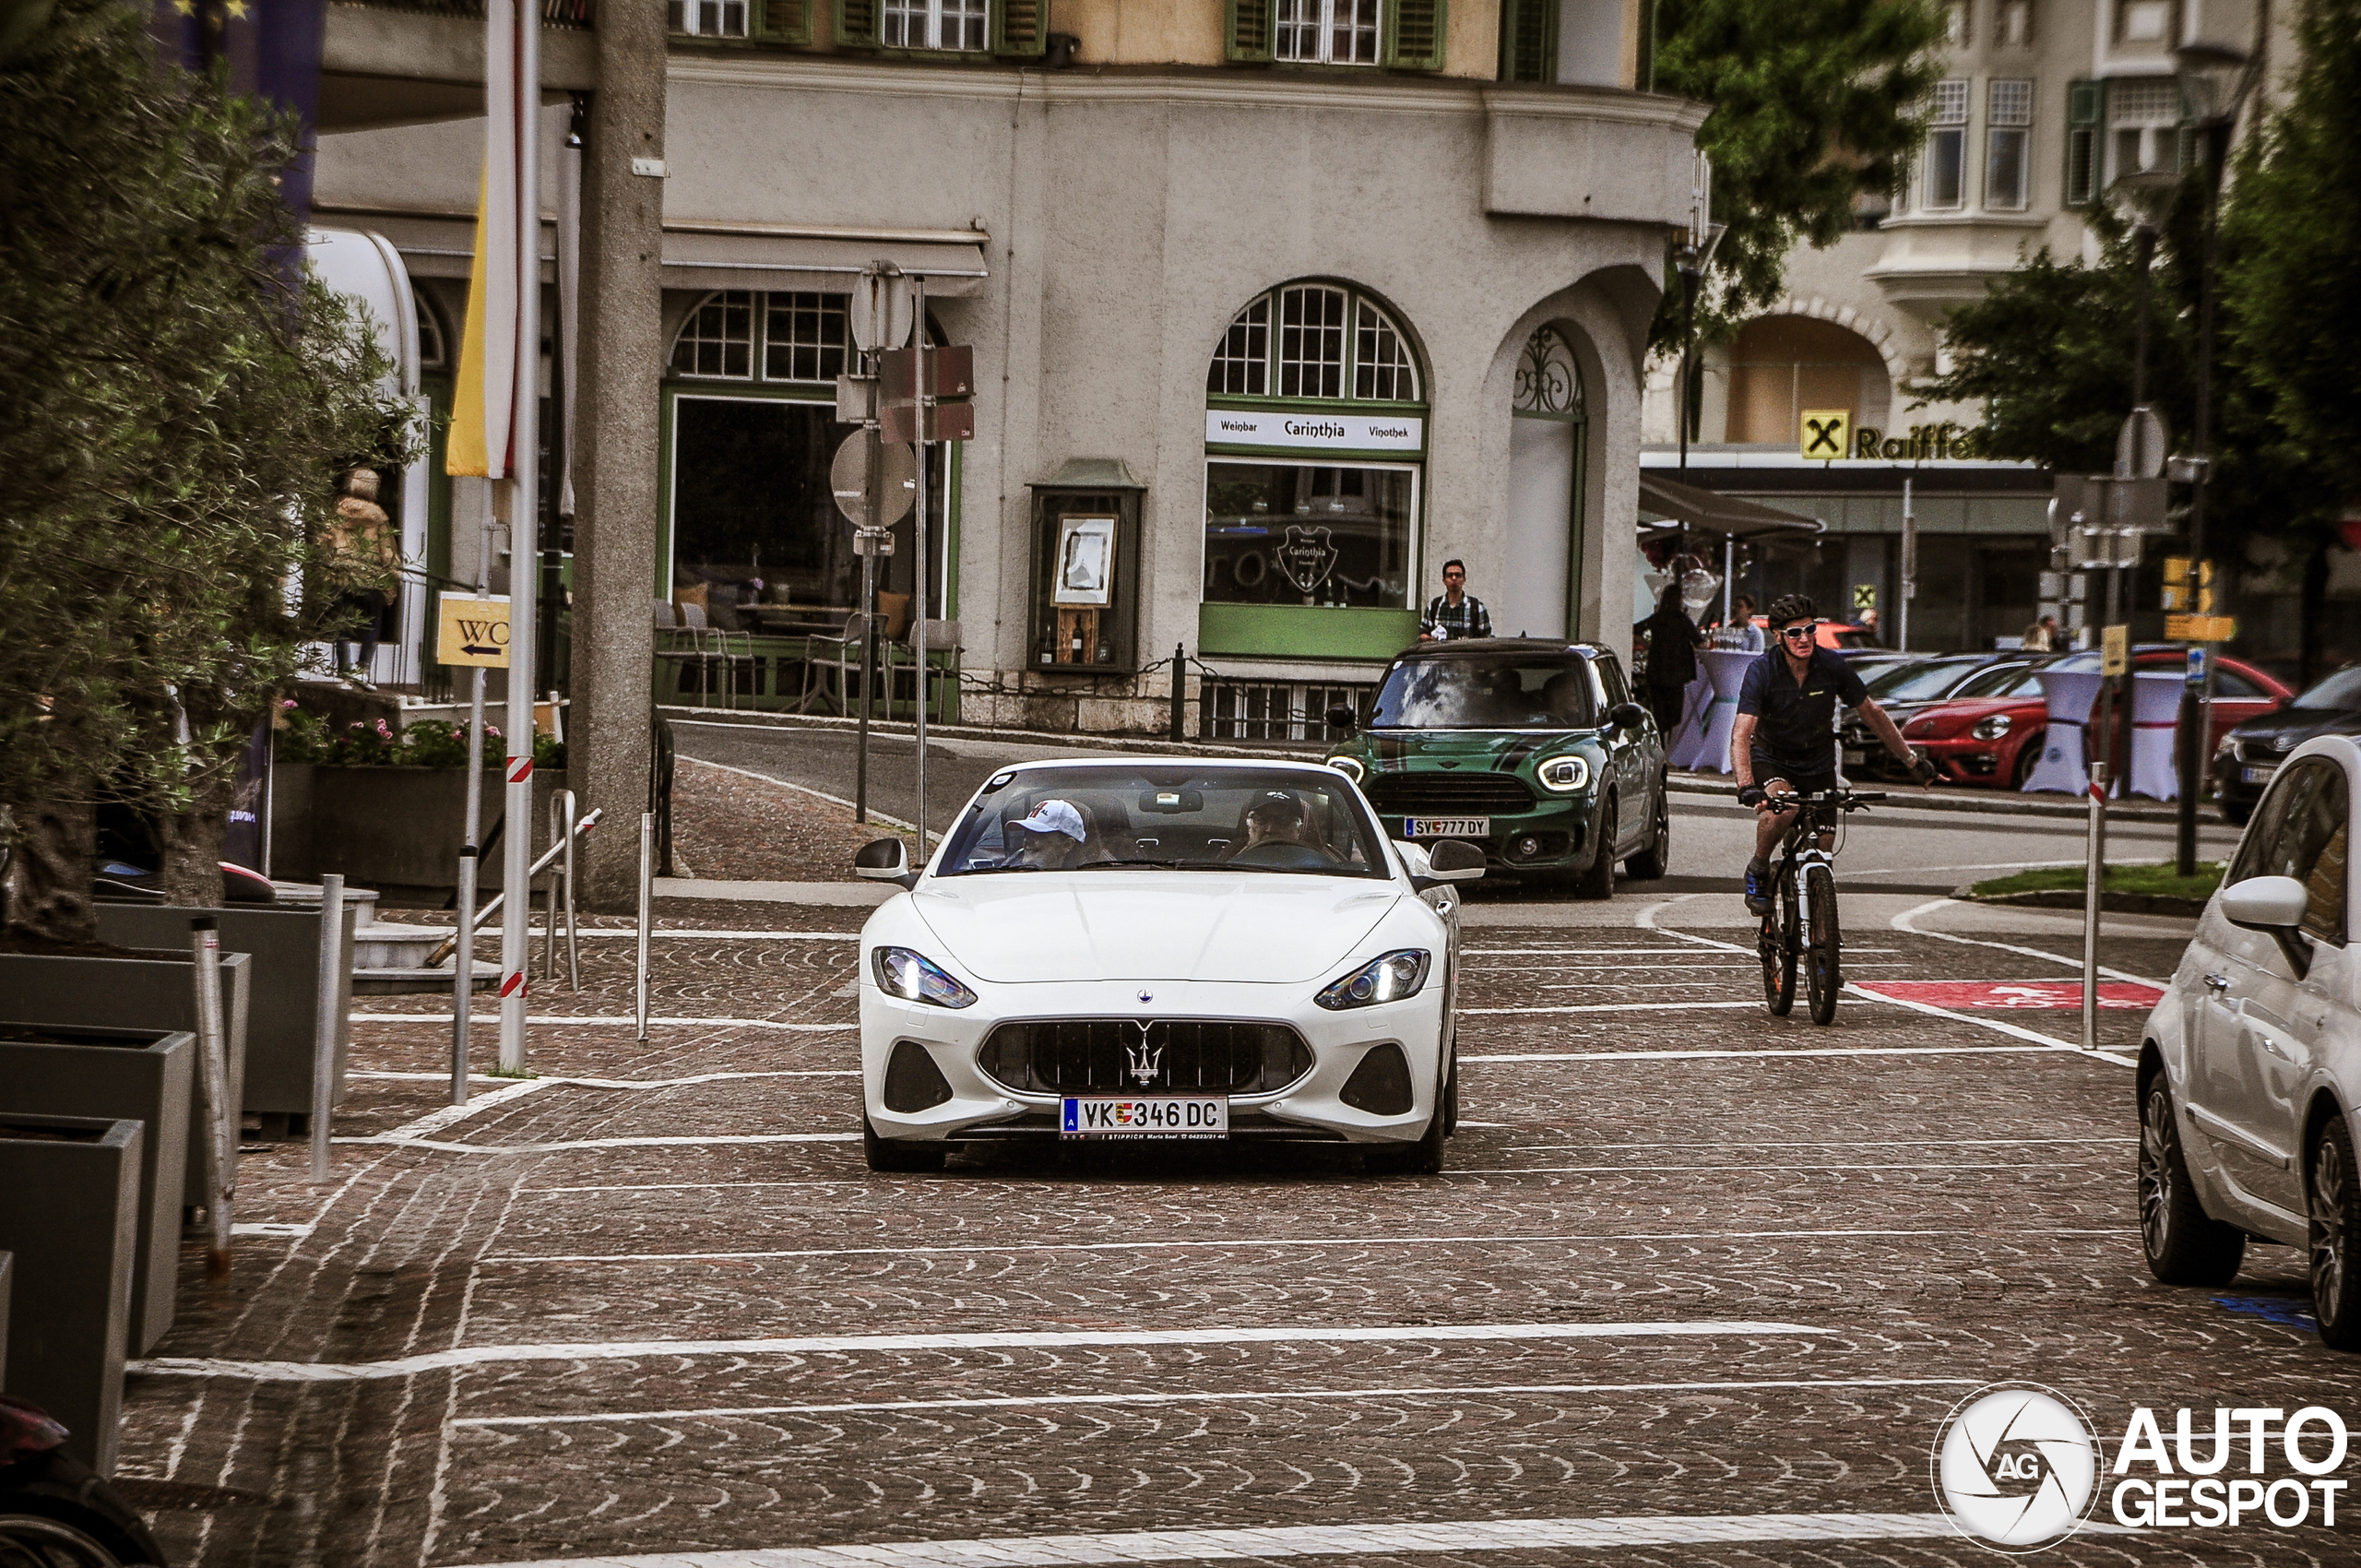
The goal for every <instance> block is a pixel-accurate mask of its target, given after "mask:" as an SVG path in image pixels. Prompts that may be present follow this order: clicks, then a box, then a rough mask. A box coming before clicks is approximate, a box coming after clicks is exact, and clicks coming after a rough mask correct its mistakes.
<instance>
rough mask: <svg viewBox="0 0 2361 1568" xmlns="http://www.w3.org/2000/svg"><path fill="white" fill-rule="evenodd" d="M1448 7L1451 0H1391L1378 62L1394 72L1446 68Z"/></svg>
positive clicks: (1386, 11)
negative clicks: (1444, 40) (1444, 38)
mask: <svg viewBox="0 0 2361 1568" xmlns="http://www.w3.org/2000/svg"><path fill="white" fill-rule="evenodd" d="M1447 6H1448V0H1391V3H1390V4H1388V5H1387V6H1386V7H1385V39H1384V48H1383V49H1382V52H1381V53H1380V54H1379V56H1378V63H1379V64H1380V65H1383V66H1385V68H1386V69H1388V70H1391V71H1440V70H1442V51H1443V24H1444V20H1445V14H1446V8H1447Z"/></svg>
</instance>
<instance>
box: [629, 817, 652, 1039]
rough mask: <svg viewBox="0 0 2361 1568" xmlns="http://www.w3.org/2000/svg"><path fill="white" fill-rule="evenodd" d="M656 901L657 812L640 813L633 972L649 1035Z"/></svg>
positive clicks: (636, 1008)
mask: <svg viewBox="0 0 2361 1568" xmlns="http://www.w3.org/2000/svg"><path fill="white" fill-rule="evenodd" d="M655 901H656V814H655V813H654V812H642V813H640V814H639V959H638V966H637V968H635V969H634V971H633V974H632V992H631V995H632V1003H631V1007H632V1017H633V1019H634V1021H635V1022H636V1023H637V1024H638V1025H639V1038H640V1039H647V920H648V912H649V909H650V907H651V906H652V905H653V904H654V903H655Z"/></svg>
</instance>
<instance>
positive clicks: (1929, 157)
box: [1919, 81, 1967, 212]
mask: <svg viewBox="0 0 2361 1568" xmlns="http://www.w3.org/2000/svg"><path fill="white" fill-rule="evenodd" d="M1919 161H1920V163H1921V164H1922V166H1923V170H1924V172H1923V173H1922V174H1921V176H1920V178H1919V192H1920V195H1919V208H1920V210H1922V211H1926V212H1952V211H1956V210H1957V209H1958V208H1960V207H1961V206H1963V205H1964V203H1965V202H1966V200H1967V83H1966V82H1964V81H1947V82H1937V83H1936V84H1935V103H1934V110H1933V113H1930V114H1929V115H1928V129H1927V150H1926V152H1925V153H1924V154H1923V155H1922V156H1921V158H1920V160H1919Z"/></svg>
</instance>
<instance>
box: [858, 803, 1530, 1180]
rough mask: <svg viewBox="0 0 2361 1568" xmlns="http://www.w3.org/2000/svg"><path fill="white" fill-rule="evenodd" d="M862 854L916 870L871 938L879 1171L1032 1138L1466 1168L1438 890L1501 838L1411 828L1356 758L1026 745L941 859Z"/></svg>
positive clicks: (863, 939)
mask: <svg viewBox="0 0 2361 1568" xmlns="http://www.w3.org/2000/svg"><path fill="white" fill-rule="evenodd" d="M856 867H857V869H858V870H859V871H860V874H861V875H863V876H866V877H871V878H875V879H880V880H884V881H891V882H895V883H898V884H899V885H901V886H902V887H903V888H904V889H905V891H904V892H903V893H902V894H901V895H899V896H898V897H895V898H893V899H891V900H889V901H888V902H886V903H885V904H884V906H882V907H881V908H880V909H878V910H877V912H876V913H875V914H874V915H872V916H871V917H870V920H869V923H868V924H867V925H866V926H864V927H863V928H862V930H861V933H860V971H861V972H860V1043H861V1093H862V1099H863V1105H864V1110H865V1112H866V1116H865V1121H864V1125H863V1128H862V1134H863V1143H864V1145H865V1146H866V1149H867V1152H868V1156H869V1164H870V1167H871V1169H872V1170H934V1169H938V1168H940V1167H941V1166H942V1164H943V1158H944V1157H945V1155H946V1154H948V1153H949V1152H950V1150H951V1149H952V1148H953V1146H956V1145H960V1144H970V1145H972V1144H976V1143H979V1142H985V1141H992V1140H1008V1139H1038V1140H1042V1141H1045V1142H1054V1141H1058V1140H1109V1141H1113V1140H1122V1141H1149V1140H1159V1139H1174V1140H1199V1139H1231V1140H1238V1141H1245V1140H1248V1139H1254V1140H1292V1141H1298V1142H1313V1143H1333V1144H1352V1145H1358V1146H1360V1148H1361V1149H1362V1151H1363V1153H1364V1155H1365V1157H1366V1158H1367V1160H1368V1162H1369V1163H1370V1165H1371V1166H1372V1167H1373V1168H1378V1169H1385V1170H1402V1171H1423V1172H1432V1171H1436V1170H1441V1169H1442V1149H1443V1139H1444V1138H1445V1137H1446V1136H1447V1135H1449V1134H1450V1132H1451V1130H1452V1124H1453V1121H1454V1120H1455V1119H1456V1115H1457V1102H1458V1069H1457V1063H1456V1061H1455V1060H1454V1058H1453V1050H1452V1005H1451V1004H1452V993H1453V983H1454V980H1455V978H1456V971H1457V962H1456V956H1457V955H1456V942H1457V934H1456V933H1457V921H1456V920H1455V919H1454V918H1453V916H1452V915H1451V914H1450V913H1449V903H1448V899H1447V897H1438V898H1437V899H1436V900H1435V901H1434V902H1430V901H1429V899H1428V898H1426V897H1421V895H1423V894H1425V893H1427V892H1428V890H1429V889H1430V888H1433V887H1435V886H1436V885H1439V884H1441V883H1445V882H1459V881H1465V880H1467V879H1470V878H1473V877H1477V876H1481V875H1482V874H1483V869H1484V860H1483V852H1482V851H1481V850H1480V849H1476V848H1475V847H1474V846H1472V845H1466V844H1460V843H1455V842H1448V841H1446V842H1443V843H1438V844H1435V845H1432V846H1422V845H1418V844H1396V843H1390V842H1389V841H1388V840H1387V839H1386V837H1385V836H1384V834H1383V833H1382V831H1381V830H1380V829H1379V827H1378V825H1377V821H1376V819H1375V817H1374V816H1373V815H1372V814H1370V808H1369V802H1366V801H1364V800H1363V799H1362V798H1361V794H1360V791H1359V790H1358V789H1357V788H1355V787H1354V785H1353V783H1352V781H1351V780H1350V779H1348V778H1346V777H1345V776H1344V775H1343V774H1342V773H1339V772H1337V771H1336V770H1335V769H1334V768H1331V767H1328V766H1319V765H1312V764H1308V763H1284V762H1228V761H1205V760H1198V759H1190V758H1181V759H1176V760H1170V761H1161V760H1154V759H1148V760H1132V759H1121V760H1109V761H1104V762H1099V761H1091V762H1049V763H1031V764H1026V765H1024V766H1015V767H1010V768H1007V769H1004V770H1003V771H1002V772H1000V773H996V774H994V775H993V776H992V777H991V778H990V779H989V780H988V781H986V783H985V784H984V787H983V788H982V789H981V790H978V791H977V792H976V796H975V799H973V800H972V801H970V802H968V803H967V809H966V810H965V811H964V812H962V813H961V814H960V815H959V817H958V820H957V821H956V822H955V824H954V825H953V826H952V828H951V830H950V831H949V832H948V833H946V834H945V835H944V836H943V841H942V844H941V846H940V848H939V849H938V850H937V852H936V854H935V857H934V859H933V861H932V862H931V864H930V865H928V866H927V867H925V868H924V869H923V870H921V871H912V870H911V869H910V868H909V866H908V853H907V851H906V849H904V847H903V844H902V841H901V840H900V839H898V838H893V839H880V840H878V841H877V842H875V843H873V844H870V845H867V846H865V847H864V848H863V849H861V850H860V854H859V855H858V856H857V857H856ZM1438 904H1441V905H1442V906H1443V907H1442V908H1441V909H1439V908H1437V905H1438Z"/></svg>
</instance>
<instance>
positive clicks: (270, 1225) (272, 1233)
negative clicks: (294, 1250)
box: [230, 1220, 313, 1241]
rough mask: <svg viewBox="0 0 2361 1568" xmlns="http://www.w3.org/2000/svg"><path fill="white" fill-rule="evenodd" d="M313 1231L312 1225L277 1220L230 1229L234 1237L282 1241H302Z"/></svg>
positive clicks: (242, 1224)
mask: <svg viewBox="0 0 2361 1568" xmlns="http://www.w3.org/2000/svg"><path fill="white" fill-rule="evenodd" d="M312 1230H313V1227H311V1226H310V1225H305V1224H300V1223H297V1224H289V1223H282V1222H279V1221H276V1220H257V1221H254V1222H252V1223H241V1224H236V1225H232V1226H231V1227H230V1234H231V1235H232V1236H268V1237H271V1238H273V1239H274V1240H278V1241H302V1240H303V1238H304V1237H306V1236H308V1235H310V1234H311V1233H312Z"/></svg>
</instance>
